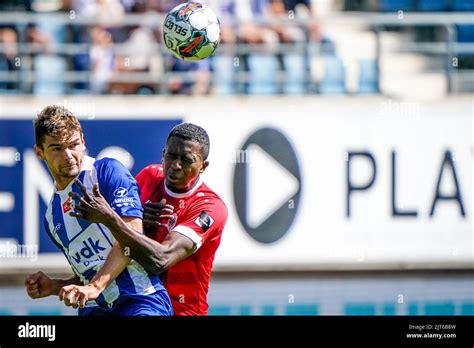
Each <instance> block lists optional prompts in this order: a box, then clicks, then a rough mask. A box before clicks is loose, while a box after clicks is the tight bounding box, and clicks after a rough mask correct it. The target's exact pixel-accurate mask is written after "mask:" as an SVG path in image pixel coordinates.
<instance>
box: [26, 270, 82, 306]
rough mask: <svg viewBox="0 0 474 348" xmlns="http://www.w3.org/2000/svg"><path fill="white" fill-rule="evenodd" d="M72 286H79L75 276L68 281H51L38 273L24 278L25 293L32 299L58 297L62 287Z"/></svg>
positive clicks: (41, 273)
mask: <svg viewBox="0 0 474 348" xmlns="http://www.w3.org/2000/svg"><path fill="white" fill-rule="evenodd" d="M72 284H81V282H80V280H79V278H78V277H77V276H76V275H74V276H73V277H71V278H69V279H51V278H50V277H48V276H47V275H46V274H44V273H43V272H41V271H40V272H36V273H33V274H30V275H28V276H26V278H25V288H26V293H27V294H28V296H30V297H31V298H33V299H36V298H43V297H47V296H51V295H56V296H59V292H60V290H61V288H62V287H63V286H67V285H72Z"/></svg>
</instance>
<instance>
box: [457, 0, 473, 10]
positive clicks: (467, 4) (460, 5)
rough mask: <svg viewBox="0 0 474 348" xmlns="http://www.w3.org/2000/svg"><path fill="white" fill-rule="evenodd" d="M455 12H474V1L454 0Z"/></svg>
mask: <svg viewBox="0 0 474 348" xmlns="http://www.w3.org/2000/svg"><path fill="white" fill-rule="evenodd" d="M451 7H452V10H453V11H474V1H472V0H452V5H451Z"/></svg>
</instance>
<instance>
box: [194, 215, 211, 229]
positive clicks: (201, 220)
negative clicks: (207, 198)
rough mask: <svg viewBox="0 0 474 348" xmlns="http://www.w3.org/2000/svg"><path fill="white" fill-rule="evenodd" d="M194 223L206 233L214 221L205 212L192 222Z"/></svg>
mask: <svg viewBox="0 0 474 348" xmlns="http://www.w3.org/2000/svg"><path fill="white" fill-rule="evenodd" d="M194 223H195V224H196V225H198V226H199V227H201V229H202V230H203V231H204V232H206V231H207V230H208V229H209V228H210V227H211V226H212V224H213V223H214V219H213V218H212V217H211V216H210V215H209V214H208V213H206V212H205V211H203V212H202V213H201V214H199V216H198V217H197V219H196V220H194Z"/></svg>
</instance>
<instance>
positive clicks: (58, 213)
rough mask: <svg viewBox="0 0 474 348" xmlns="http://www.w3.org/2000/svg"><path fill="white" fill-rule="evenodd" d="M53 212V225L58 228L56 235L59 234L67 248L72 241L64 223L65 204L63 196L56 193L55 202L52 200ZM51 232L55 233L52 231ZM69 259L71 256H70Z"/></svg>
mask: <svg viewBox="0 0 474 348" xmlns="http://www.w3.org/2000/svg"><path fill="white" fill-rule="evenodd" d="M52 212H53V226H54V229H55V230H56V235H57V236H58V238H59V240H61V243H62V244H63V245H64V247H65V248H68V247H69V244H70V243H71V241H70V240H69V237H68V235H67V231H66V226H65V225H64V218H63V206H62V204H61V197H60V196H59V195H58V194H57V193H55V194H54V198H53V202H52ZM51 233H53V232H52V231H51ZM68 260H69V258H68Z"/></svg>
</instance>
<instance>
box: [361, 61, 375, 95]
mask: <svg viewBox="0 0 474 348" xmlns="http://www.w3.org/2000/svg"><path fill="white" fill-rule="evenodd" d="M359 67H360V69H359V89H358V92H359V93H378V92H379V86H378V79H377V62H376V61H375V60H374V59H362V60H360V62H359Z"/></svg>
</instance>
